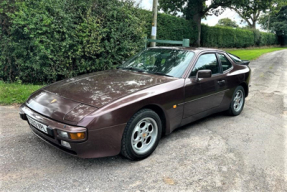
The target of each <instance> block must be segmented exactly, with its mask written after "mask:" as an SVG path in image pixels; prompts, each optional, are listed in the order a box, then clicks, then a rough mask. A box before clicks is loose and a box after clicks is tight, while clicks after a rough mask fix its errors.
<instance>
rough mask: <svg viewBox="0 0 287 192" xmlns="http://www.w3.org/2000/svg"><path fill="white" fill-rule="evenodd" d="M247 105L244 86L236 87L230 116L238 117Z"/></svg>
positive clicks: (229, 111)
mask: <svg viewBox="0 0 287 192" xmlns="http://www.w3.org/2000/svg"><path fill="white" fill-rule="evenodd" d="M244 104H245V91H244V89H243V87H242V86H238V87H236V89H235V90H234V92H233V95H232V100H231V103H230V107H229V110H228V113H229V115H231V116H237V115H239V114H240V113H241V111H242V110H243V107H244Z"/></svg>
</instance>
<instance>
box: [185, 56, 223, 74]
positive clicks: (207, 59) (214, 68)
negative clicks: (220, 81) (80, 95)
mask: <svg viewBox="0 0 287 192" xmlns="http://www.w3.org/2000/svg"><path fill="white" fill-rule="evenodd" d="M204 69H210V70H211V72H212V74H217V73H220V67H219V64H218V62H217V59H216V56H215V54H214V53H212V54H204V55H201V56H200V57H199V59H198V60H197V62H196V64H195V66H194V68H193V70H192V72H191V74H190V76H196V73H197V71H199V70H204Z"/></svg>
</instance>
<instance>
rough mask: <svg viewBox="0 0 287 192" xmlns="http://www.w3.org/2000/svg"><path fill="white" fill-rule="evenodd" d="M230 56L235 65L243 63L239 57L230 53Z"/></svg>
mask: <svg viewBox="0 0 287 192" xmlns="http://www.w3.org/2000/svg"><path fill="white" fill-rule="evenodd" d="M228 55H229V57H230V58H231V59H232V60H233V61H234V62H235V63H241V59H240V58H239V57H237V56H235V55H232V54H231V53H228Z"/></svg>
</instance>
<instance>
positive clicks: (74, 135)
mask: <svg viewBox="0 0 287 192" xmlns="http://www.w3.org/2000/svg"><path fill="white" fill-rule="evenodd" d="M69 135H70V139H72V140H81V139H85V133H84V132H81V133H69Z"/></svg>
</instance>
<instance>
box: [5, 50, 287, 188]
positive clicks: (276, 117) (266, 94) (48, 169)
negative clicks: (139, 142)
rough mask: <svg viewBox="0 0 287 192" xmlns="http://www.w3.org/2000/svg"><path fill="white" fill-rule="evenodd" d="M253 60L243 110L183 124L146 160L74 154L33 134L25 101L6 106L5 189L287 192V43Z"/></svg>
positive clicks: (163, 139)
mask: <svg viewBox="0 0 287 192" xmlns="http://www.w3.org/2000/svg"><path fill="white" fill-rule="evenodd" d="M250 67H251V68H252V79H251V85H252V87H251V89H250V95H249V97H248V98H247V100H246V104H245V108H244V110H243V112H242V113H241V115H239V116H237V117H229V116H226V115H225V114H223V113H220V114H216V115H213V116H210V117H207V118H205V119H202V120H200V121H197V122H195V123H192V124H189V125H187V126H184V127H182V128H180V129H178V130H176V131H175V132H174V133H172V134H171V135H168V136H166V137H164V138H162V140H161V142H160V143H159V146H158V148H157V149H156V150H155V152H154V153H153V154H152V155H151V156H150V157H149V158H147V159H145V160H143V161H139V162H131V161H129V160H126V159H124V158H122V157H121V156H116V157H108V158H101V159H80V158H76V157H72V156H70V155H67V154H65V153H63V152H61V151H59V150H57V149H55V148H53V147H52V146H49V145H47V144H46V143H44V142H42V141H41V140H40V139H38V138H37V137H36V136H34V135H33V134H32V132H31V131H30V128H29V127H28V124H27V123H25V122H24V121H22V120H20V118H19V116H18V108H15V107H13V106H0V182H1V183H0V184H1V185H0V191H119V190H126V191H184V190H186V191H187V190H188V191H212V192H214V191H286V190H287V184H286V183H287V105H286V104H287V73H286V71H287V50H282V51H277V52H272V53H269V54H265V55H263V56H261V57H260V58H259V59H257V60H255V61H252V62H251V64H250ZM284 97H285V98H284Z"/></svg>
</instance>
